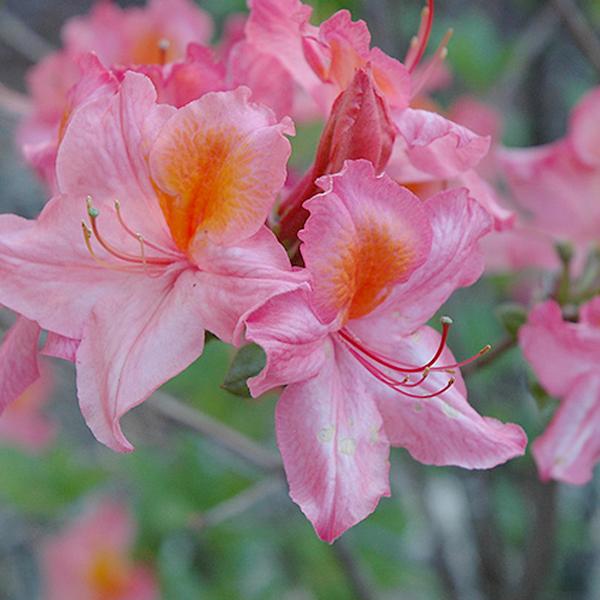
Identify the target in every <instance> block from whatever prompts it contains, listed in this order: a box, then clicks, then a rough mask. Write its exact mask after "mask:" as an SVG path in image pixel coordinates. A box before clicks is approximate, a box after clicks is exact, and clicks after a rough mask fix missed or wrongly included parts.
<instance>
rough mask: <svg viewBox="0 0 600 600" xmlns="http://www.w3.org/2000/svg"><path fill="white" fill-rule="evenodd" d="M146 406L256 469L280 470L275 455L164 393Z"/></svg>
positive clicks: (155, 394) (279, 461)
mask: <svg viewBox="0 0 600 600" xmlns="http://www.w3.org/2000/svg"><path fill="white" fill-rule="evenodd" d="M146 404H147V405H148V406H150V407H151V408H152V409H153V410H154V411H156V412H158V413H160V414H161V415H163V416H165V417H167V418H168V419H170V420H171V421H174V422H176V423H178V424H179V425H184V426H185V427H188V428H190V429H193V430H194V431H197V432H198V433H201V434H202V435H204V436H206V437H207V438H209V439H211V440H212V441H213V442H216V443H217V444H218V445H219V446H221V447H223V448H225V449H227V450H229V451H231V452H233V453H234V454H236V455H237V456H240V457H241V458H243V459H244V460H247V461H248V462H250V463H252V464H253V465H254V466H255V467H258V468H259V469H262V470H265V471H278V470H280V469H281V468H282V462H281V458H280V457H279V455H278V454H276V453H275V452H272V451H270V450H267V449H266V448H263V446H261V445H260V444H258V443H257V442H255V441H254V440H251V439H250V438H248V437H246V436H245V435H244V434H242V433H240V432H239V431H236V430H235V429H232V428H231V427H228V426H227V425H225V424H224V423H221V422H220V421H218V420H217V419H213V418H212V417H210V416H208V415H206V414H204V413H202V412H200V411H199V410H197V409H195V408H192V407H191V406H188V405H186V404H184V403H183V402H181V401H180V400H177V399H176V398H174V397H173V396H171V395H169V394H166V393H165V392H156V393H154V394H153V395H152V397H151V398H149V399H148V400H147V401H146Z"/></svg>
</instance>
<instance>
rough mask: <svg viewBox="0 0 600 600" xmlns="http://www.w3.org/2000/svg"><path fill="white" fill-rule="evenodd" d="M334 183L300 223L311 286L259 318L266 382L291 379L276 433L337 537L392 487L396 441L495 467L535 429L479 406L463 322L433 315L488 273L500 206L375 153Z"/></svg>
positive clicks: (255, 334) (304, 498) (457, 461)
mask: <svg viewBox="0 0 600 600" xmlns="http://www.w3.org/2000/svg"><path fill="white" fill-rule="evenodd" d="M320 185H321V186H322V187H323V189H324V190H325V191H324V192H323V193H321V194H319V195H317V196H315V197H314V198H312V199H311V200H309V201H308V202H307V203H306V204H305V206H306V208H307V209H308V210H309V211H310V217H309V219H308V220H307V222H306V225H305V228H304V230H303V231H301V232H300V238H301V240H302V241H303V244H302V247H301V251H302V256H303V258H304V261H305V264H306V266H307V270H308V272H309V273H310V286H309V287H304V288H301V289H297V290H294V291H291V292H289V293H283V294H280V295H277V296H275V297H273V298H271V299H270V300H269V301H267V302H266V303H265V304H264V305H263V306H262V307H260V308H259V309H257V310H255V311H254V312H252V313H251V314H250V315H249V316H248V317H247V319H246V324H247V337H248V338H249V339H251V340H253V341H255V342H256V343H258V344H260V345H261V346H262V347H263V348H264V350H265V352H266V354H267V364H266V367H265V369H264V370H263V372H262V373H260V374H259V375H258V376H257V377H255V378H253V379H251V380H250V381H249V385H250V389H251V391H252V393H253V394H254V395H258V394H260V393H262V392H264V391H266V390H268V389H270V388H272V387H275V386H280V385H286V384H287V387H286V389H285V391H284V392H283V394H282V396H281V399H280V400H279V403H278V405H277V411H276V430H277V440H278V445H279V448H280V450H281V453H282V456H283V461H284V465H285V469H286V473H287V477H288V481H289V485H290V494H291V497H292V499H293V500H294V501H295V502H297V503H298V504H299V505H300V507H301V508H302V510H303V511H304V513H305V514H306V516H307V517H308V518H309V519H310V520H311V522H312V523H313V525H314V527H315V530H316V532H317V534H318V535H319V536H320V537H321V538H322V539H324V540H326V541H329V542H331V541H333V540H334V539H335V538H337V537H338V536H339V535H341V534H342V533H343V532H344V531H345V530H346V529H348V528H349V527H351V526H352V525H354V524H355V523H357V522H359V521H360V520H362V519H364V518H365V517H366V516H367V515H368V514H369V513H371V512H372V511H373V510H374V508H375V506H376V505H377V503H378V501H379V498H380V497H381V496H387V495H389V483H388V470H389V463H388V454H389V447H390V445H394V446H402V447H404V448H407V449H408V451H409V452H410V453H411V455H412V456H413V457H414V458H416V459H417V460H419V461H421V462H425V463H429V464H436V465H449V464H452V465H460V466H463V467H467V468H489V467H493V466H495V465H497V464H499V463H501V462H504V461H506V460H508V459H509V458H512V457H514V456H517V455H520V454H522V453H523V449H524V446H525V441H526V440H525V435H524V433H523V431H522V430H521V429H520V428H519V427H518V426H516V425H503V424H501V423H499V422H498V421H496V420H494V419H488V418H482V417H481V416H479V415H478V414H477V413H476V412H475V411H474V410H473V409H472V408H471V407H470V406H469V404H468V403H467V401H466V389H465V386H464V383H463V381H462V378H461V376H460V373H459V371H458V370H457V369H458V367H459V366H460V364H461V363H458V364H457V363H456V360H455V359H454V357H453V356H452V354H451V352H450V350H449V349H448V348H447V347H446V339H447V334H448V329H449V327H450V321H449V320H447V319H446V320H444V321H443V323H444V324H443V332H442V335H441V337H440V334H439V333H438V332H436V331H435V330H433V329H431V328H429V327H427V326H426V325H424V323H426V322H427V320H428V319H429V318H430V317H431V316H432V315H433V314H434V313H435V312H436V310H437V309H438V308H439V306H440V305H441V304H442V303H443V302H444V301H445V300H446V299H447V298H448V296H449V295H450V294H451V293H452V292H453V290H454V289H456V288H457V287H461V286H465V285H469V284H471V283H473V282H474V281H475V280H476V279H477V278H478V277H479V275H480V274H481V271H482V268H483V264H482V259H481V256H480V254H479V252H478V251H477V242H478V240H479V239H480V238H481V237H482V236H483V235H484V234H485V233H487V232H488V231H489V229H490V226H491V222H490V219H489V217H488V215H487V213H486V212H485V211H484V210H482V209H481V208H480V207H479V206H478V205H477V203H476V202H474V201H473V200H471V199H470V198H468V196H467V192H466V190H451V191H447V192H444V193H441V194H438V195H436V196H435V197H433V198H431V199H430V200H428V201H427V202H426V203H422V202H421V201H419V200H418V198H416V197H415V196H414V195H413V194H412V193H411V192H409V191H408V190H406V189H405V188H402V187H400V186H398V185H397V184H396V183H394V182H393V181H392V180H391V179H389V178H388V177H387V176H385V175H381V176H376V175H375V173H374V170H373V167H372V165H371V164H370V163H368V162H367V161H354V162H352V161H350V162H348V163H346V166H345V168H344V170H343V171H342V172H341V173H339V174H337V175H332V176H327V177H324V178H322V179H321V180H320ZM467 362H469V361H467ZM448 370H451V371H452V373H453V374H452V375H450V374H449V373H448Z"/></svg>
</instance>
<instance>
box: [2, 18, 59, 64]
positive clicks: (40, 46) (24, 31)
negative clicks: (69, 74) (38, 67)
mask: <svg viewBox="0 0 600 600" xmlns="http://www.w3.org/2000/svg"><path fill="white" fill-rule="evenodd" d="M0 40H2V41H3V42H4V43H5V44H6V45H7V46H8V47H9V48H12V49H13V50H15V51H16V52H18V53H19V54H21V55H22V56H24V57H25V58H27V59H28V60H30V61H31V62H33V63H36V62H38V61H39V60H41V59H42V58H43V57H44V56H46V55H47V54H50V52H52V51H53V50H54V47H53V46H52V45H51V44H49V43H48V42H47V41H46V40H45V39H44V38H43V37H42V36H41V35H39V34H38V33H36V32H35V31H33V29H31V28H30V27H29V25H27V24H26V23H25V22H24V21H22V20H21V19H19V18H18V17H16V16H15V15H13V14H11V13H10V12H9V11H8V10H7V9H6V8H3V9H1V10H0Z"/></svg>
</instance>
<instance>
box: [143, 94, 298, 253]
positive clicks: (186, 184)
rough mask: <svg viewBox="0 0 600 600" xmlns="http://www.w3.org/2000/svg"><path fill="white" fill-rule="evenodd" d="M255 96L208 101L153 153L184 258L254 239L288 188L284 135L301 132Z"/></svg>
mask: <svg viewBox="0 0 600 600" xmlns="http://www.w3.org/2000/svg"><path fill="white" fill-rule="evenodd" d="M249 96H250V90H249V89H248V88H238V89H237V90H235V91H233V92H211V93H208V94H205V95H204V96H202V98H200V99H199V100H196V101H194V102H191V103H190V104H188V105H187V106H184V107H183V108H181V109H179V110H178V111H177V112H176V113H175V114H174V115H173V116H172V117H171V118H170V119H169V120H168V121H167V122H166V123H165V124H164V126H163V128H162V129H161V131H160V134H159V136H158V137H157V139H156V141H155V143H154V144H153V146H152V150H151V152H150V170H151V174H152V180H153V181H154V182H155V187H156V188H157V190H158V195H159V198H160V203H161V207H162V210H163V212H164V214H165V217H166V220H167V223H168V225H169V229H170V231H171V234H172V236H173V239H174V240H175V242H176V243H177V245H178V247H179V248H180V249H181V250H182V251H186V250H188V249H189V247H190V245H193V244H194V243H196V242H197V243H199V244H202V243H203V242H204V241H206V240H208V241H210V242H215V243H219V244H224V245H229V244H232V243H234V242H237V241H238V240H243V239H246V238H248V237H250V236H252V235H254V234H255V233H256V232H257V231H258V230H259V228H260V227H261V226H262V225H263V223H264V222H265V220H266V218H267V215H268V214H269V212H270V210H271V207H272V205H273V202H274V200H275V195H276V194H277V193H278V192H279V190H280V189H281V188H282V187H283V184H284V183H285V178H286V163H287V159H288V157H289V154H290V151H291V148H290V143H289V141H288V140H287V139H286V138H285V137H284V133H293V126H292V124H291V122H290V121H289V119H285V120H284V121H282V122H281V123H278V122H277V121H276V119H275V115H274V114H273V112H272V111H271V110H270V109H269V108H267V107H263V106H259V105H256V104H251V103H250V102H249Z"/></svg>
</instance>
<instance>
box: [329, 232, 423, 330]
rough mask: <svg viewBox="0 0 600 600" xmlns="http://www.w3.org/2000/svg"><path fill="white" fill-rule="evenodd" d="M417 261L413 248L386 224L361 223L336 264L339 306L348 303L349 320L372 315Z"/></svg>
mask: <svg viewBox="0 0 600 600" xmlns="http://www.w3.org/2000/svg"><path fill="white" fill-rule="evenodd" d="M413 261H414V252H413V251H412V249H411V248H410V247H409V246H408V245H406V244H403V243H402V242H400V241H399V240H398V239H397V236H396V238H394V236H393V235H392V232H391V231H390V230H389V228H388V226H387V225H386V224H384V223H377V222H375V221H373V222H371V223H365V224H363V225H361V226H360V227H359V228H358V230H357V236H356V238H355V239H353V240H352V241H351V242H350V243H348V244H347V245H346V246H345V247H344V248H343V250H342V251H341V252H340V255H339V259H338V260H337V261H336V263H334V265H333V270H334V273H335V274H334V275H333V284H334V286H333V287H334V290H335V295H336V298H337V300H338V302H339V304H338V306H339V307H340V308H341V307H343V306H348V309H347V310H348V312H347V318H348V319H358V318H360V317H363V316H365V315H367V314H369V313H370V312H371V311H373V310H374V309H375V308H377V306H379V305H380V304H381V303H382V302H383V301H384V300H385V299H386V298H387V297H388V295H389V293H390V291H391V289H392V287H393V285H394V284H395V283H397V282H398V281H399V280H401V279H402V278H403V277H404V276H405V274H406V272H407V270H408V269H409V268H411V266H412V264H413Z"/></svg>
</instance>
